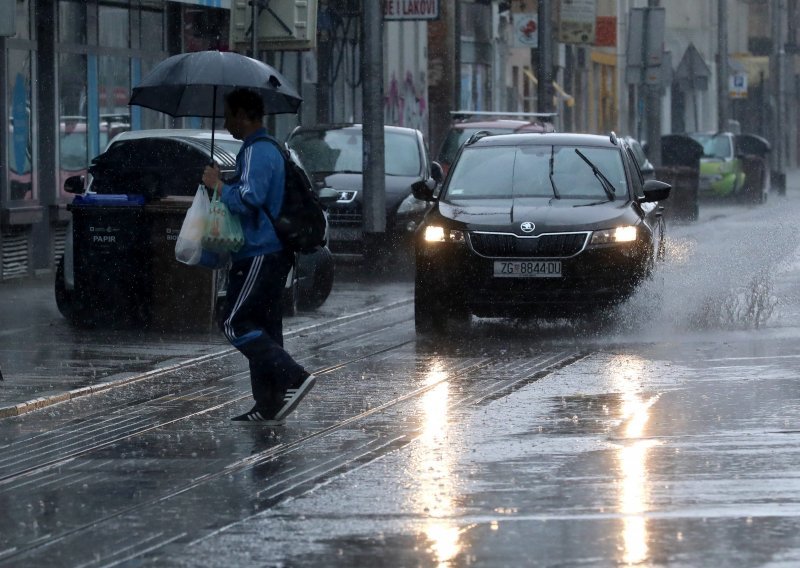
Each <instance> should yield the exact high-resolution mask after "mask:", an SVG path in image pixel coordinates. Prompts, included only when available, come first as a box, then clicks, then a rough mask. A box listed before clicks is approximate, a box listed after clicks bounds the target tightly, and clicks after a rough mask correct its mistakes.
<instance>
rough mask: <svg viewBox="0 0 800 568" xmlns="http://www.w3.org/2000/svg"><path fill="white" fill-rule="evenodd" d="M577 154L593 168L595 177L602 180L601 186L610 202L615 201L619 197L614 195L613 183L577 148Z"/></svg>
mask: <svg viewBox="0 0 800 568" xmlns="http://www.w3.org/2000/svg"><path fill="white" fill-rule="evenodd" d="M575 153H576V154H578V155H579V156H580V157H581V159H582V160H583V161H584V162H586V164H587V165H588V166H589V167H590V168H592V173H593V174H594V177H596V178H597V179H599V180H600V185H602V186H603V190H604V191H605V192H606V195H607V196H608V200H609V201H614V200H615V199H616V198H617V195H616V193H614V186H613V185H611V182H610V181H608V178H607V177H606V176H605V174H603V172H601V171H600V170H598V169H597V166H595V165H594V164H593V163H592V161H591V160H590V159H589V158H587V157H586V156H584V155H583V152H581V151H580V150H578V149H577V148H575Z"/></svg>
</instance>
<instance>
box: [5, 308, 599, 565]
mask: <svg viewBox="0 0 800 568" xmlns="http://www.w3.org/2000/svg"><path fill="white" fill-rule="evenodd" d="M383 316H385V314H382V318H381V321H382V322H384V323H381V324H379V325H372V326H371V329H368V330H362V331H361V332H360V333H359V334H352V333H349V332H348V331H346V330H345V332H344V333H343V334H342V335H341V337H338V338H337V337H331V338H327V339H325V338H323V341H321V342H320V343H319V344H317V345H316V346H315V348H320V347H323V346H324V349H325V352H326V354H330V353H332V352H336V351H337V348H338V347H339V346H340V345H343V344H348V345H352V343H353V341H354V339H355V338H356V337H357V336H361V337H364V338H369V337H371V338H373V339H375V338H376V337H379V336H385V337H383V341H384V344H383V345H380V346H379V347H378V348H372V349H363V348H362V349H361V350H360V351H359V352H358V353H356V354H355V355H353V356H349V357H346V358H343V359H341V360H339V361H336V362H333V363H330V364H327V365H322V366H318V367H315V368H314V373H315V374H317V375H318V376H321V377H325V376H329V375H335V374H337V373H339V372H344V371H349V370H350V369H351V368H353V367H357V366H358V365H359V364H364V363H367V364H370V362H372V363H373V364H374V361H378V360H381V359H383V360H386V358H387V356H388V355H392V359H402V358H403V353H404V350H405V352H407V351H408V346H409V345H410V344H413V343H414V342H415V340H416V338H415V335H414V333H413V330H411V329H410V326H409V325H408V324H409V318H408V317H399V318H396V319H395V320H393V321H389V322H386V321H385V319H383ZM392 338H395V340H393V341H389V339H392ZM311 351H313V350H310V351H309V352H308V353H305V354H304V356H306V357H311V356H312V354H311ZM585 356H586V354H585V353H575V352H561V351H559V352H553V353H549V354H546V355H543V356H541V357H536V358H532V359H530V360H528V361H527V362H525V363H524V364H521V365H515V366H514V367H513V368H509V367H508V364H507V363H504V362H503V361H500V360H499V359H498V358H497V357H492V356H476V357H472V358H460V359H459V360H458V361H455V362H452V363H450V364H448V365H445V367H443V368H442V371H441V374H440V375H438V376H437V378H436V379H435V380H428V381H427V382H425V384H421V385H418V386H415V388H408V389H406V390H404V391H403V392H401V393H399V394H397V395H396V396H391V397H390V398H388V399H386V400H383V401H382V402H381V403H380V404H375V405H373V406H371V407H370V408H367V409H365V410H362V411H360V412H356V413H354V414H352V415H350V416H345V417H343V418H341V419H336V420H334V421H333V422H331V423H326V424H321V425H314V427H312V428H311V429H309V430H308V431H305V432H301V433H300V434H299V435H298V436H296V437H295V438H294V439H291V438H290V439H288V440H286V441H279V442H277V443H275V444H274V445H271V446H270V447H267V448H264V449H262V450H260V451H258V452H255V453H254V454H252V455H248V456H244V457H238V458H235V459H230V460H228V462H227V463H224V464H217V465H216V467H214V468H213V469H211V470H210V471H206V472H197V473H198V474H197V475H193V476H191V478H190V479H188V480H187V479H178V480H177V482H173V483H172V484H171V485H170V484H165V486H164V488H163V490H160V491H157V492H155V493H154V494H149V495H146V496H144V497H143V498H141V499H140V500H138V501H137V502H134V503H132V504H130V503H129V504H127V505H125V504H123V503H117V504H115V506H113V507H110V509H109V510H108V511H107V512H106V513H105V514H97V515H94V516H92V518H91V519H89V520H88V521H84V522H77V523H75V524H73V525H72V526H64V527H63V528H62V530H59V531H53V532H50V533H48V534H45V535H42V536H40V537H38V538H34V539H28V540H27V541H25V539H21V541H19V542H14V543H13V545H12V546H9V545H11V544H12V543H11V542H10V541H9V542H3V543H2V546H1V547H0V565H15V562H16V561H17V560H20V559H28V558H42V557H41V556H39V555H40V554H41V553H46V551H47V550H49V549H51V548H53V547H57V548H58V549H59V550H62V548H63V547H66V548H67V549H69V550H72V549H74V548H75V543H79V542H84V543H85V542H86V541H87V539H91V541H92V542H95V541H96V539H95V538H94V537H93V536H92V535H95V533H98V532H100V533H102V532H103V531H108V530H111V529H110V527H112V526H117V525H124V520H126V519H131V518H133V517H136V518H147V517H148V514H150V515H155V516H156V517H157V518H159V519H160V518H161V517H162V513H159V512H158V511H160V510H161V509H164V508H167V509H169V510H175V509H180V507H178V506H176V505H175V504H174V502H176V501H181V500H184V499H188V500H191V496H192V495H195V494H197V493H198V492H200V493H203V494H206V493H213V492H210V491H207V488H208V487H210V486H214V485H222V486H226V485H227V484H230V483H231V481H230V480H232V479H238V478H240V477H241V476H242V475H245V474H246V473H247V472H251V471H257V470H258V469H259V468H262V467H265V466H269V464H274V463H276V462H280V460H281V459H282V458H285V457H286V456H290V455H293V454H297V452H299V451H300V450H303V449H304V448H306V449H308V450H309V451H308V453H309V454H313V453H315V452H311V451H310V448H311V447H312V446H313V447H317V446H320V445H322V446H325V445H327V444H328V442H326V441H325V440H327V439H329V438H331V439H333V438H335V437H336V436H337V435H338V433H340V432H343V431H348V430H350V429H357V428H359V426H360V425H361V426H363V425H364V424H366V423H369V422H370V421H374V420H375V419H376V418H382V417H384V416H385V417H387V418H386V420H385V421H388V422H398V423H399V421H392V420H391V418H390V417H391V416H392V415H393V414H392V413H399V412H400V410H399V409H401V408H403V407H404V406H406V407H407V406H408V405H409V404H413V403H414V402H415V401H417V400H419V399H420V398H421V397H423V396H425V394H426V393H428V392H430V391H432V390H433V389H436V388H438V387H439V386H440V385H442V384H443V383H447V382H451V383H453V384H456V383H458V382H459V381H462V380H463V379H464V377H477V378H479V379H481V378H483V377H484V376H485V377H486V378H487V380H476V381H473V383H474V384H473V383H469V384H470V388H469V389H467V391H466V392H463V393H460V394H459V395H458V396H455V397H454V400H453V403H452V404H453V405H456V406H470V405H472V406H474V405H478V404H481V403H483V402H484V401H487V400H491V399H494V398H499V397H502V396H504V395H505V394H507V393H509V392H512V391H513V390H514V389H516V388H521V387H522V386H524V385H526V384H529V383H531V382H533V381H536V380H539V379H541V378H542V377H544V376H546V375H548V374H549V373H552V372H553V371H554V370H557V369H560V368H563V367H565V366H568V365H570V364H572V363H574V362H575V361H577V360H580V359H582V358H583V357H585ZM246 378H247V373H246V372H236V373H231V374H228V375H226V376H224V377H220V378H219V380H218V383H219V385H203V386H200V387H196V386H195V387H193V388H191V389H188V390H187V391H181V392H178V393H174V392H173V393H169V394H165V395H163V396H159V397H155V398H151V399H148V400H142V401H139V402H138V403H136V404H133V405H130V406H123V407H122V408H120V411H121V412H122V414H118V415H114V416H112V417H107V418H106V419H105V420H100V421H99V422H98V421H96V420H94V419H93V418H97V416H94V417H92V416H90V417H87V418H86V419H84V420H82V421H80V422H74V423H70V424H67V425H65V426H63V427H61V428H60V429H58V430H56V431H54V432H47V433H41V434H38V435H34V436H31V437H30V438H27V439H24V440H19V441H18V442H14V443H11V444H7V445H5V446H4V447H2V448H0V450H1V451H0V456H2V457H0V498H2V495H3V493H5V494H6V496H7V497H8V498H10V499H14V498H15V496H16V497H20V495H21V492H32V493H33V495H34V496H33V497H32V498H35V495H36V493H37V491H41V490H42V487H43V486H46V487H47V490H48V491H51V492H52V491H68V490H69V489H68V488H69V487H86V486H89V487H92V486H93V485H102V483H100V481H99V480H98V476H99V477H100V478H102V476H103V475H104V473H103V472H104V468H105V467H109V465H108V464H109V462H108V459H109V458H108V454H109V452H111V453H112V454H113V453H114V452H116V451H118V449H119V447H121V446H124V445H126V444H130V443H131V442H132V441H134V440H137V439H146V438H147V437H148V436H151V435H153V434H155V433H157V432H159V431H168V430H170V429H174V428H177V427H180V425H181V423H187V424H191V423H193V422H195V421H197V420H199V419H204V417H208V415H212V414H213V413H214V412H216V411H218V410H220V409H221V408H223V407H226V406H228V405H231V404H234V403H239V402H241V401H243V400H245V399H248V398H249V392H247V391H246V390H244V389H243V388H242V387H243V385H237V384H236V383H244V381H245V380H246ZM489 379H491V380H489ZM198 405H199V407H198ZM187 408H188V411H187ZM165 413H166V415H165ZM206 419H207V418H206ZM405 428H406V427H404V426H400V431H398V432H395V433H394V434H391V433H389V434H387V435H386V436H384V437H380V436H379V437H377V438H369V437H368V439H367V440H366V441H365V442H364V443H363V444H358V445H355V446H352V447H348V448H347V449H346V451H343V452H341V453H338V452H334V453H333V454H331V455H322V456H321V457H319V458H315V459H313V460H311V463H309V464H307V467H303V468H299V469H295V470H291V471H286V472H280V474H278V475H276V476H275V477H274V478H270V479H269V481H268V483H266V484H265V485H264V486H262V487H260V488H259V489H258V490H257V491H255V492H254V494H253V495H252V496H251V498H252V499H254V500H255V501H257V502H258V503H259V508H261V509H262V510H263V508H265V507H270V506H273V505H274V504H276V503H278V502H280V501H281V500H283V499H285V498H286V497H287V496H290V495H297V494H301V493H302V492H304V491H307V490H309V489H310V488H312V487H314V486H316V485H318V484H320V483H322V482H324V480H326V479H331V478H334V477H336V476H337V475H341V474H342V473H343V472H345V471H349V470H351V469H354V468H357V467H361V466H363V465H364V464H367V463H370V462H371V461H373V460H375V459H377V458H378V457H380V456H382V455H385V454H386V453H388V452H391V451H395V450H397V449H400V448H403V447H405V446H406V445H408V444H410V443H412V442H413V441H414V440H415V439H416V438H417V437H418V436H419V432H418V431H415V430H414V428H413V427H412V428H411V429H410V430H407V429H405ZM366 429H368V428H366ZM302 453H304V454H305V453H306V452H305V451H303V452H302ZM232 457H233V456H232ZM85 460H89V461H90V462H91V460H97V461H98V462H99V464H95V465H94V466H93V467H91V468H89V470H88V471H87V468H86V466H85V464H84V463H83V462H84V461H85ZM173 481H174V480H173ZM223 493H224V492H223ZM220 507H223V508H224V506H223V504H220ZM148 511H149V512H150V513H148ZM237 520H239V519H238V518H227V519H225V518H223V519H222V521H221V522H222V523H223V526H227V525H229V524H231V523H233V522H236V521H237ZM207 532H208V531H203V532H202V533H201V534H197V533H196V532H195V531H192V530H187V527H186V526H185V525H184V524H183V522H179V521H178V520H176V522H175V526H174V527H169V530H164V525H163V523H156V526H154V527H153V528H152V529H149V528H148V529H147V530H145V531H144V534H141V535H138V536H137V538H136V541H137V542H138V541H141V543H142V545H141V547H138V545H135V544H134V545H131V543H130V541H126V540H125V539H127V538H128V537H127V536H125V535H119V534H117V535H116V536H117V537H118V538H119V539H120V540H119V541H118V542H115V540H114V538H112V539H111V540H109V541H108V544H107V545H104V546H106V548H107V550H106V551H107V553H103V554H100V555H99V557H98V556H95V559H94V560H91V561H89V562H88V563H87V565H114V564H116V563H117V562H124V561H127V560H129V559H131V558H136V557H137V556H140V555H143V554H151V553H155V552H156V551H158V550H159V549H160V547H162V546H167V545H171V544H172V545H174V544H175V543H176V542H178V543H179V542H185V541H192V540H196V539H198V538H202V537H203V536H204V534H207ZM4 540H5V539H4ZM123 543H125V544H123ZM156 543H159V544H156ZM145 544H146V546H145ZM137 547H138V551H137ZM78 548H79V547H78ZM3 549H4V550H3Z"/></svg>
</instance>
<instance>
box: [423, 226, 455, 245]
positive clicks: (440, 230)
mask: <svg viewBox="0 0 800 568" xmlns="http://www.w3.org/2000/svg"><path fill="white" fill-rule="evenodd" d="M425 241H427V242H429V243H464V242H465V237H464V231H457V230H455V229H445V228H444V227H439V226H436V225H429V226H427V227H425Z"/></svg>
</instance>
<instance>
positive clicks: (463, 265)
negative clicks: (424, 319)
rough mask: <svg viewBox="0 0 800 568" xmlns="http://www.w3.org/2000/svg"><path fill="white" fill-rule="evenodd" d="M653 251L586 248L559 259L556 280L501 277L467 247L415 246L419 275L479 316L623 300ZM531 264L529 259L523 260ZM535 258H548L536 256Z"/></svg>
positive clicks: (489, 260) (490, 260) (639, 245)
mask: <svg viewBox="0 0 800 568" xmlns="http://www.w3.org/2000/svg"><path fill="white" fill-rule="evenodd" d="M651 250H652V248H651V247H650V246H649V245H647V244H646V243H644V242H642V241H638V242H635V243H626V244H613V245H594V246H592V245H589V246H587V247H586V248H584V249H583V250H582V251H581V252H579V253H578V254H576V255H574V256H571V257H567V258H553V259H555V260H560V261H561V276H560V277H557V278H500V277H496V276H494V262H495V260H508V258H497V257H484V256H480V255H478V254H476V253H475V252H474V250H473V249H472V248H471V247H470V246H469V245H467V244H463V245H458V244H453V243H433V244H431V243H420V242H418V243H417V248H416V259H417V271H418V274H421V275H423V279H424V282H425V285H426V286H428V287H431V288H432V289H433V290H432V292H433V294H434V295H435V296H436V297H438V298H441V299H442V301H443V302H445V303H452V304H453V305H459V306H465V307H467V308H468V309H469V310H470V311H471V312H472V313H474V314H476V315H478V316H482V317H491V316H514V315H530V314H534V313H550V314H559V313H563V314H572V313H576V312H582V311H591V310H593V309H595V308H598V307H602V306H608V305H612V304H614V303H618V302H620V301H623V300H624V299H626V298H627V297H629V296H630V294H631V293H632V292H633V290H634V289H635V287H636V285H637V284H638V283H639V282H640V281H641V280H642V279H643V278H644V277H645V276H646V275H647V274H648V271H649V267H650V265H651V261H652V253H651V252H650V251H651ZM521 260H530V259H527V258H526V259H521ZM537 260H548V258H538V259H537Z"/></svg>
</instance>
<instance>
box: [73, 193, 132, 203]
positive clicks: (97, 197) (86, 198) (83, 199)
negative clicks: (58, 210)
mask: <svg viewBox="0 0 800 568" xmlns="http://www.w3.org/2000/svg"><path fill="white" fill-rule="evenodd" d="M144 203H145V200H144V195H138V194H132V193H103V194H100V193H86V194H84V195H76V196H75V199H73V200H72V204H73V205H115V206H140V205H144Z"/></svg>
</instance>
